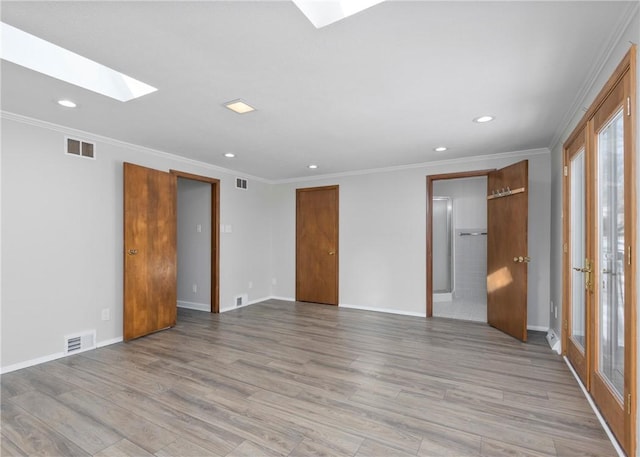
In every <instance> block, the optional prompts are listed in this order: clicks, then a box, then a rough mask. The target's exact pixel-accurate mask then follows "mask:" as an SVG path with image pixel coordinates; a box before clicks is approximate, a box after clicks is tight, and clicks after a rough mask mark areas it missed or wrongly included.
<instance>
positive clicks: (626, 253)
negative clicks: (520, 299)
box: [564, 47, 637, 455]
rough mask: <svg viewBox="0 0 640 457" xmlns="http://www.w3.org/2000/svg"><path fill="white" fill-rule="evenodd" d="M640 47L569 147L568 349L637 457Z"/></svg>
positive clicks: (566, 202)
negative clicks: (639, 73)
mask: <svg viewBox="0 0 640 457" xmlns="http://www.w3.org/2000/svg"><path fill="white" fill-rule="evenodd" d="M634 69H635V47H634V48H632V50H631V51H630V52H629V54H628V55H627V57H626V58H625V60H623V62H622V64H621V65H620V66H619V67H618V69H617V70H616V73H615V74H614V75H613V76H612V78H611V79H610V81H609V83H608V84H607V85H606V86H605V88H604V89H603V91H602V92H601V94H600V95H599V96H598V98H597V99H596V102H595V103H594V106H593V107H592V108H591V109H590V110H589V111H587V115H586V116H585V119H586V120H585V122H583V123H581V125H580V126H579V129H578V130H576V132H574V134H573V135H572V136H571V137H570V140H569V141H568V142H567V143H565V156H564V160H565V162H564V163H565V169H564V172H565V177H566V180H565V186H564V189H565V193H564V197H565V198H564V236H565V245H564V251H565V256H564V294H565V295H564V303H565V306H564V309H565V315H564V350H565V353H566V356H567V359H568V360H569V362H570V363H571V364H572V366H573V367H574V368H575V370H576V372H577V373H578V375H579V376H580V378H581V379H582V381H583V383H584V384H585V386H586V388H587V390H588V391H589V393H590V395H591V396H592V398H593V400H594V402H595V403H596V405H597V406H598V409H599V410H600V412H601V413H602V416H603V417H604V418H605V420H606V422H607V423H608V425H609V427H610V428H611V430H612V431H613V433H614V435H615V437H616V439H617V440H618V442H619V443H620V445H621V447H622V448H623V449H624V450H625V452H626V453H627V454H628V455H631V454H634V452H635V432H636V430H635V411H636V408H635V404H636V400H635V390H636V389H635V382H636V367H635V354H636V350H635V347H636V322H635V319H636V317H635V278H636V276H635V262H636V261H635V259H633V256H632V253H633V252H634V250H635V241H636V240H635V233H636V220H635V213H636V208H637V206H636V205H637V203H636V199H635V191H636V189H635V187H636V185H637V183H636V179H635V176H636V175H635V163H634V155H635V150H634V142H635V138H634V125H633V122H634V112H633V111H634V109H633V108H634V107H633V105H635V91H634V88H635V74H634Z"/></svg>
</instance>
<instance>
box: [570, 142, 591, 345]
mask: <svg viewBox="0 0 640 457" xmlns="http://www.w3.org/2000/svg"><path fill="white" fill-rule="evenodd" d="M585 172H586V170H585V152H584V149H581V150H580V151H579V152H578V153H577V154H575V155H574V156H573V157H572V158H571V189H570V198H569V200H570V201H569V205H570V208H569V211H570V214H571V234H570V237H571V239H570V243H571V333H570V337H571V339H572V340H573V343H574V344H575V345H576V347H577V349H578V350H579V351H580V352H581V353H582V354H584V352H585V347H586V342H585V339H586V322H587V321H586V298H587V297H586V291H585V285H586V281H585V279H586V276H585V274H586V273H585V271H584V270H585V267H587V262H586V257H587V252H586V240H587V237H586V231H585V219H586V198H585V179H586V175H585Z"/></svg>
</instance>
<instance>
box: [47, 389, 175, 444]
mask: <svg viewBox="0 0 640 457" xmlns="http://www.w3.org/2000/svg"><path fill="white" fill-rule="evenodd" d="M56 399H57V400H58V401H59V402H60V403H62V404H64V405H66V406H68V407H69V408H71V409H73V410H75V411H77V412H79V413H81V414H83V415H85V416H87V417H90V418H92V419H93V420H95V421H96V422H98V423H100V424H101V425H102V426H104V427H108V428H111V429H112V430H117V431H118V433H119V434H120V435H122V436H124V437H125V438H127V440H126V441H128V442H130V443H131V444H133V445H135V446H138V447H140V448H142V449H144V450H145V451H147V452H148V453H150V454H153V453H154V452H156V451H158V450H160V449H162V448H163V447H165V446H166V445H167V444H169V443H172V442H173V441H175V440H176V439H177V438H178V436H177V435H176V434H174V433H173V432H172V431H171V430H170V429H168V428H164V427H160V426H158V425H156V424H154V423H153V422H150V421H148V420H146V419H145V418H143V417H140V416H138V415H137V414H135V413H134V412H131V411H128V410H126V409H124V408H121V407H119V406H117V405H116V404H114V403H112V402H110V401H108V400H105V399H104V398H101V397H99V396H98V395H95V394H93V393H91V392H87V391H83V390H74V391H71V392H67V393H65V394H63V395H59V396H58V397H56ZM118 448H119V447H118Z"/></svg>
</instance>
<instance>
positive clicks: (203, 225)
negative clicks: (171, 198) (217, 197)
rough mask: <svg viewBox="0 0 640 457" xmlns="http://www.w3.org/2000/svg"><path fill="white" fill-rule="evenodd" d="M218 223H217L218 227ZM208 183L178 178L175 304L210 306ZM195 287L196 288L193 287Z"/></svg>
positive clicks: (209, 206)
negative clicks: (176, 295)
mask: <svg viewBox="0 0 640 457" xmlns="http://www.w3.org/2000/svg"><path fill="white" fill-rule="evenodd" d="M218 229H219V227H216V230H218ZM213 255H215V253H214V252H212V250H211V184H209V183H207V182H201V181H194V180H192V179H184V178H179V179H178V274H177V289H178V291H177V292H178V306H181V307H185V308H192V309H199V310H201V311H209V310H210V309H211V257H212V256H213ZM194 288H195V291H194Z"/></svg>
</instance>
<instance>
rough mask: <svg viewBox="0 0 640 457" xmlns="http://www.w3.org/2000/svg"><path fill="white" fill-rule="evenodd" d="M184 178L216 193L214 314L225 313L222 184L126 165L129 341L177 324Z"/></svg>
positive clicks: (213, 219) (213, 205) (125, 328)
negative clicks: (222, 305) (221, 273)
mask: <svg viewBox="0 0 640 457" xmlns="http://www.w3.org/2000/svg"><path fill="white" fill-rule="evenodd" d="M178 178H187V179H190V180H195V181H200V182H206V183H209V185H210V188H211V227H212V230H211V249H212V253H211V256H210V262H211V286H210V288H211V305H210V308H211V309H210V311H211V312H219V298H218V297H219V251H220V245H219V235H218V233H219V232H218V230H217V227H219V220H220V216H219V214H220V212H219V209H220V208H219V207H220V205H219V201H220V199H219V183H220V182H219V180H217V179H213V178H207V177H204V176H198V175H193V174H189V173H183V172H180V171H175V170H171V171H170V172H169V173H167V172H163V171H159V170H154V169H151V168H146V167H142V166H139V165H135V164H130V163H124V164H123V193H124V206H123V212H124V216H123V220H124V227H123V229H124V230H123V232H124V287H123V316H124V318H123V336H124V340H125V341H129V340H132V339H135V338H139V337H141V336H145V335H148V334H150V333H153V332H157V331H159V330H163V329H166V328H169V327H173V326H175V324H176V317H177V293H176V290H177V263H178V262H177V235H176V232H177V211H176V205H177V180H178ZM214 228H215V229H214Z"/></svg>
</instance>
